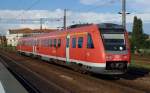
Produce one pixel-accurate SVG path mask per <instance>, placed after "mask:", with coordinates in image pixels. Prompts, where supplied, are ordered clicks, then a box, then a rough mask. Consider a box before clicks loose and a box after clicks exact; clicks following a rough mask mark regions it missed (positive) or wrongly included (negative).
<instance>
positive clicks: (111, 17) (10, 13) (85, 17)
mask: <svg viewBox="0 0 150 93" xmlns="http://www.w3.org/2000/svg"><path fill="white" fill-rule="evenodd" d="M67 15H68V16H67V24H68V25H70V24H74V23H102V22H114V23H120V24H121V15H119V14H115V13H96V12H74V11H69V12H68V13H67ZM135 15H136V16H138V17H140V18H141V19H142V20H143V21H144V23H150V13H147V12H145V13H137V14H136V13H132V14H130V15H127V23H132V21H133V17H134V16H135ZM0 18H7V19H9V18H14V19H17V18H18V19H20V18H24V19H28V18H29V19H39V18H52V19H55V18H56V19H57V18H63V10H61V9H56V10H54V11H48V10H29V11H25V10H0ZM62 26H63V20H62V19H61V20H60V21H57V20H47V21H46V22H44V24H43V28H56V27H62ZM25 27H29V28H39V27H40V22H39V21H38V22H36V23H26V22H25V23H24V24H19V23H18V24H17V23H12V24H11V23H9V24H8V23H7V22H3V21H2V20H0V28H1V32H3V33H6V31H8V29H10V28H11V29H14V28H17V29H18V28H25Z"/></svg>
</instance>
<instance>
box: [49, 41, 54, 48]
mask: <svg viewBox="0 0 150 93" xmlns="http://www.w3.org/2000/svg"><path fill="white" fill-rule="evenodd" d="M49 46H50V47H52V46H53V44H52V40H51V39H50V40H49Z"/></svg>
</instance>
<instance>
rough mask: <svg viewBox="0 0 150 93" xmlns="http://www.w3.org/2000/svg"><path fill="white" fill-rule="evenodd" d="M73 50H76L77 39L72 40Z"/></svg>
mask: <svg viewBox="0 0 150 93" xmlns="http://www.w3.org/2000/svg"><path fill="white" fill-rule="evenodd" d="M72 48H76V38H72Z"/></svg>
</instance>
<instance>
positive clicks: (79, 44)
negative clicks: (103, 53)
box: [78, 37, 83, 48]
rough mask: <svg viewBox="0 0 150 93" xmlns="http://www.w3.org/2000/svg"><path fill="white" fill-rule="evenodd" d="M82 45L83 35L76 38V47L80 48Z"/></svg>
mask: <svg viewBox="0 0 150 93" xmlns="http://www.w3.org/2000/svg"><path fill="white" fill-rule="evenodd" d="M82 46H83V37H79V38H78V48H82Z"/></svg>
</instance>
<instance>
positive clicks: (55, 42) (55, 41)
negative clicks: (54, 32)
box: [54, 39, 57, 47]
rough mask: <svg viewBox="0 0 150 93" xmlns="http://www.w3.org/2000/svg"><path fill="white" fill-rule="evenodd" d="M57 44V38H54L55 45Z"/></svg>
mask: <svg viewBox="0 0 150 93" xmlns="http://www.w3.org/2000/svg"><path fill="white" fill-rule="evenodd" d="M56 44H57V40H56V39H54V47H56Z"/></svg>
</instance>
